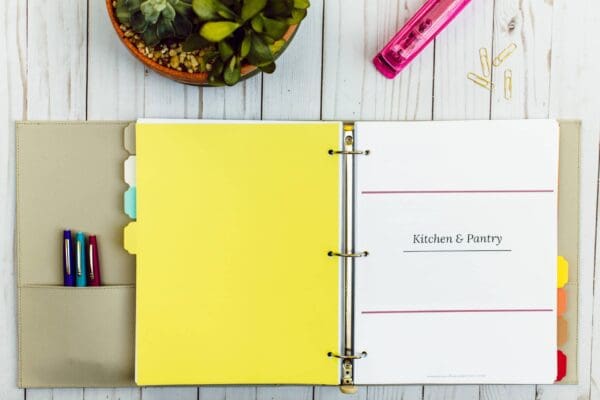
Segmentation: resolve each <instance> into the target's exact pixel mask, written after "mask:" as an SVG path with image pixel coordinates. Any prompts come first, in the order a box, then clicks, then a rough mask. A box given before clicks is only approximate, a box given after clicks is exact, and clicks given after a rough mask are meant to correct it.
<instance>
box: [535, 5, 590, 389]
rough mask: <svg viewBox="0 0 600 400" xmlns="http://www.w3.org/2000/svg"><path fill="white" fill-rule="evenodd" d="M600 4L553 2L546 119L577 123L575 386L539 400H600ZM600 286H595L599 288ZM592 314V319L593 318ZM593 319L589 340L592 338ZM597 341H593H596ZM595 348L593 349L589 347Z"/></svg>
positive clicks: (559, 387) (553, 387)
mask: <svg viewBox="0 0 600 400" xmlns="http://www.w3.org/2000/svg"><path fill="white" fill-rule="evenodd" d="M598 11H600V4H599V3H598V2H597V1H594V0H581V1H577V2H573V1H568V0H555V1H554V15H553V33H552V60H551V61H552V70H551V89H550V116H551V117H555V118H569V119H574V118H575V119H580V120H581V121H582V126H581V128H582V132H581V160H580V165H581V167H580V168H581V173H580V184H581V188H580V192H579V193H580V223H581V226H580V244H579V249H580V255H579V326H578V343H577V345H578V357H579V358H578V366H577V370H578V376H579V384H578V385H570V386H559V385H553V386H539V387H538V398H539V399H558V398H560V399H587V398H590V397H591V398H593V399H600V390H599V389H598V387H597V383H596V382H599V381H600V368H599V367H598V364H597V363H595V362H592V360H594V359H596V360H597V359H598V357H599V356H600V347H599V345H600V304H598V294H597V291H596V295H595V296H594V279H596V282H598V281H597V279H598V273H596V276H595V277H594V266H595V262H597V261H596V260H595V254H597V253H595V243H596V242H597V239H596V238H597V236H596V235H597V233H596V216H597V212H596V207H597V187H598V142H599V133H600V115H599V113H598V110H600V98H599V97H598V93H600V77H599V76H598V73H597V70H598V68H597V65H599V63H600V53H598V52H597V51H593V50H591V49H594V48H599V47H598V46H600V37H598V34H597V30H598V27H599V26H600V13H599V12H598ZM597 287H598V286H596V288H597ZM592 312H593V315H592ZM592 320H593V321H594V326H593V337H592ZM594 339H595V340H594ZM592 343H593V345H592Z"/></svg>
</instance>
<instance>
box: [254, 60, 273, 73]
mask: <svg viewBox="0 0 600 400" xmlns="http://www.w3.org/2000/svg"><path fill="white" fill-rule="evenodd" d="M258 68H260V70H261V71H262V72H265V73H267V74H272V73H273V72H275V63H274V62H272V63H270V64H266V65H261V66H259V67H258Z"/></svg>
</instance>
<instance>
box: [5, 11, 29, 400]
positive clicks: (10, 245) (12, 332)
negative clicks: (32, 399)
mask: <svg viewBox="0 0 600 400" xmlns="http://www.w3.org/2000/svg"><path fill="white" fill-rule="evenodd" d="M2 4H3V7H2V8H1V9H0V37H1V38H3V39H2V40H0V53H2V54H3V57H2V58H1V59H0V93H2V96H0V360H2V361H1V363H2V367H0V399H6V400H23V399H24V398H25V391H24V390H21V389H17V387H16V384H17V368H18V365H17V327H16V301H15V299H16V293H15V287H14V284H15V281H16V279H15V273H14V271H15V268H14V263H15V253H14V231H15V124H14V121H15V120H20V119H25V114H26V100H25V95H26V86H27V77H26V70H27V31H26V29H27V28H26V27H27V7H26V6H27V4H26V3H25V2H24V1H19V0H7V1H4V2H3V3H2Z"/></svg>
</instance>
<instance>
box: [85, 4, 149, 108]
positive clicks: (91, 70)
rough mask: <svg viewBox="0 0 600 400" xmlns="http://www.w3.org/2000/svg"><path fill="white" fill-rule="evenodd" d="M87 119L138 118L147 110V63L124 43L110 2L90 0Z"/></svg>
mask: <svg viewBox="0 0 600 400" xmlns="http://www.w3.org/2000/svg"><path fill="white" fill-rule="evenodd" d="M87 54H88V70H87V118H88V119H90V120H99V119H108V120H135V119H136V118H138V117H139V116H140V115H142V114H143V111H144V102H143V100H144V66H143V64H141V63H139V62H138V61H137V60H136V59H135V58H134V57H133V56H132V55H131V54H129V52H128V51H127V49H126V48H125V46H123V45H122V44H121V42H120V40H119V38H118V36H117V34H116V33H115V32H114V29H113V27H112V24H111V23H110V19H109V18H108V15H107V12H106V3H105V2H103V1H98V0H90V1H89V19H88V52H87Z"/></svg>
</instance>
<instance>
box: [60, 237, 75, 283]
mask: <svg viewBox="0 0 600 400" xmlns="http://www.w3.org/2000/svg"><path fill="white" fill-rule="evenodd" d="M63 275H64V285H65V286H75V253H74V252H73V239H72V237H71V231H64V232H63Z"/></svg>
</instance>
